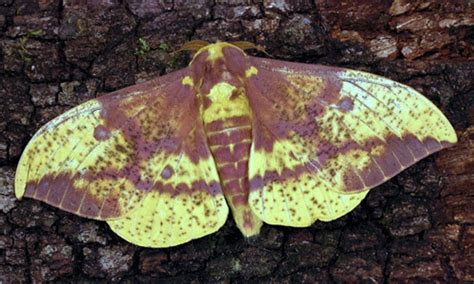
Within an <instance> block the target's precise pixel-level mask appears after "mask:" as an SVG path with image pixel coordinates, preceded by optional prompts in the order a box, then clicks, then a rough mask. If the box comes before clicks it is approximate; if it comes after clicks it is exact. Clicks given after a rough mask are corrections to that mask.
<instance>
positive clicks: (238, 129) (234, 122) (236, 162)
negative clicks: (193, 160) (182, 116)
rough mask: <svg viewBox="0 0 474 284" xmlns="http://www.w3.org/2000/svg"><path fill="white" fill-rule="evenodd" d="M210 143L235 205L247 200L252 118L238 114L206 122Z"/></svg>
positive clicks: (225, 188)
mask: <svg viewBox="0 0 474 284" xmlns="http://www.w3.org/2000/svg"><path fill="white" fill-rule="evenodd" d="M206 130H207V136H208V143H209V146H210V148H211V152H212V154H213V156H214V159H215V161H216V163H217V169H218V171H219V176H220V179H221V183H222V187H223V191H224V194H225V195H226V198H227V200H228V201H230V202H231V203H233V205H244V204H247V200H248V194H249V191H248V188H249V187H248V159H249V154H250V145H251V143H252V127H251V120H250V117H248V116H238V117H232V118H226V119H222V120H217V121H213V122H211V123H209V124H208V125H206Z"/></svg>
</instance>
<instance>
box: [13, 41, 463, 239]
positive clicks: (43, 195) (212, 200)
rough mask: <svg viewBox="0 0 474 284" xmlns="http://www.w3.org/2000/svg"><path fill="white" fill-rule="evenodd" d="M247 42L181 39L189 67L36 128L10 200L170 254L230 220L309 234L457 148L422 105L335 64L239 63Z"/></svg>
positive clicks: (430, 108)
mask: <svg viewBox="0 0 474 284" xmlns="http://www.w3.org/2000/svg"><path fill="white" fill-rule="evenodd" d="M254 47H256V46H254V45H252V44H250V43H246V42H235V43H227V42H217V43H213V44H209V43H206V42H202V41H194V42H191V43H188V44H187V45H185V46H184V47H183V49H188V50H194V51H196V52H195V55H194V56H193V58H192V61H191V62H190V64H189V66H188V67H187V68H184V69H182V70H179V71H176V72H174V73H171V74H168V75H165V76H161V77H159V78H156V79H153V80H151V81H148V82H145V83H142V84H138V85H134V86H131V87H128V88H125V89H122V90H119V91H116V92H113V93H110V94H107V95H104V96H101V97H98V98H97V99H93V100H91V101H88V102H86V103H83V104H81V105H79V106H77V107H75V108H73V109H71V110H69V111H67V112H65V113H64V114H62V115H60V116H59V117H57V118H55V119H53V120H52V121H50V122H49V123H47V124H46V125H45V126H43V127H42V128H41V129H40V130H39V131H38V132H37V133H36V134H35V135H34V137H33V138H32V139H31V141H30V142H29V144H28V145H27V147H26V149H25V150H24V153H23V154H22V156H21V159H20V161H19V164H18V168H17V171H16V177H15V194H16V196H17V198H22V197H24V196H26V197H29V198H34V199H37V200H41V201H44V202H46V203H48V204H50V205H52V206H55V207H57V208H60V209H62V210H65V211H68V212H71V213H74V214H77V215H79V216H82V217H87V218H91V219H96V220H104V221H106V222H107V223H108V224H109V225H110V228H111V229H112V230H113V231H114V232H115V233H117V234H118V235H119V236H120V237H122V238H123V239H125V240H127V241H128V242H131V243H134V244H136V245H139V246H145V247H170V246H175V245H179V244H182V243H185V242H188V241H190V240H192V239H196V238H200V237H202V236H205V235H208V234H211V233H213V232H216V231H217V230H218V229H219V228H220V227H221V226H222V225H223V224H224V223H225V222H226V219H227V215H228V213H229V208H230V211H231V212H232V215H233V217H234V220H235V224H236V226H237V227H238V229H239V230H240V231H241V232H242V234H243V235H244V236H246V237H250V236H254V235H257V234H258V233H259V231H260V228H261V226H262V224H263V223H267V224H275V225H284V226H292V227H307V226H310V225H311V224H313V223H314V222H315V221H316V220H321V221H331V220H334V219H337V218H339V217H341V216H343V215H345V214H347V213H348V212H350V211H351V210H353V209H354V208H355V207H356V206H357V205H358V204H359V203H360V202H361V201H362V200H363V199H364V197H365V196H366V195H367V193H368V192H369V190H370V189H371V188H373V187H375V186H377V185H379V184H381V183H383V182H385V181H386V180H388V179H390V178H391V177H393V176H395V175H396V174H397V173H399V172H401V171H402V170H404V169H405V168H407V167H409V166H410V165H412V164H414V163H415V162H417V161H419V160H420V159H423V158H424V157H426V156H428V155H430V154H432V153H434V152H436V151H438V150H441V149H442V148H445V147H448V146H451V145H453V144H454V143H456V141H457V137H456V133H455V131H454V129H453V127H452V126H451V125H450V123H449V121H448V120H447V119H446V117H445V116H444V115H443V113H442V112H441V111H440V110H439V109H438V108H437V107H435V105H433V104H432V103H431V102H430V101H429V100H428V99H426V98H425V97H423V96H422V95H421V94H420V93H418V92H417V91H415V90H414V89H412V88H410V87H408V86H405V85H402V84H400V83H397V82H394V81H392V80H389V79H386V78H383V77H380V76H377V75H373V74H369V73H365V72H360V71H355V70H349V69H345V68H335V67H327V66H321V65H312V64H302V63H292V62H287V61H280V60H272V59H265V58H258V57H253V56H249V55H247V54H246V53H245V50H246V49H248V48H254Z"/></svg>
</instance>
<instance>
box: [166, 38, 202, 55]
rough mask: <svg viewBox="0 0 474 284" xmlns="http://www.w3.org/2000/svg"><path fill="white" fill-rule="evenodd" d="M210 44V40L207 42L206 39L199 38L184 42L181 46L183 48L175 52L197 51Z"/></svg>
mask: <svg viewBox="0 0 474 284" xmlns="http://www.w3.org/2000/svg"><path fill="white" fill-rule="evenodd" d="M208 45H209V42H207V41H205V40H198V39H197V40H192V41H188V42H186V43H185V44H183V46H181V48H180V49H178V50H176V51H175V52H174V53H178V52H181V51H192V52H196V51H198V50H199V49H201V48H203V47H205V46H208Z"/></svg>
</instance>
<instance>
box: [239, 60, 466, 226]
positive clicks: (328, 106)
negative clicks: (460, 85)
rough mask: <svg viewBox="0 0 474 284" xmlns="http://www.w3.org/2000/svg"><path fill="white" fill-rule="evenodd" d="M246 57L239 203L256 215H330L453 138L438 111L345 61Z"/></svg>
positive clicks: (302, 221)
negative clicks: (247, 134)
mask: <svg viewBox="0 0 474 284" xmlns="http://www.w3.org/2000/svg"><path fill="white" fill-rule="evenodd" d="M251 63H252V65H253V66H254V68H255V70H254V72H253V73H254V75H252V76H251V77H250V78H249V79H248V82H247V93H248V96H249V100H250V104H251V108H252V112H253V114H254V122H253V144H252V149H251V154H250V161H249V179H250V191H251V193H250V197H249V199H250V200H249V201H250V202H249V203H250V205H251V207H252V209H253V210H254V212H255V213H256V214H257V215H258V216H259V217H260V218H261V219H262V220H263V221H265V222H266V223H270V224H281V225H288V226H298V227H299V226H309V225H311V224H312V223H313V222H314V221H315V220H318V219H319V220H323V221H330V220H334V219H336V218H339V217H340V216H342V215H345V214H346V213H348V212H350V211H351V210H352V209H354V208H355V207H356V206H357V205H358V204H359V203H360V202H361V200H362V199H363V198H364V197H365V196H366V194H367V193H368V190H369V189H371V188H373V187H375V186H377V185H379V184H381V183H382V182H384V181H386V180H388V179H389V178H391V177H393V176H394V175H396V174H397V173H399V172H400V171H402V170H403V169H405V168H407V167H408V166H410V165H412V164H414V163H415V162H416V161H418V160H420V159H422V158H424V157H426V156H427V155H429V154H431V153H433V152H436V151H438V150H440V149H442V148H444V147H447V146H449V145H452V144H453V143H456V141H457V138H456V134H455V132H454V129H453V128H452V126H451V125H450V123H449V122H448V120H447V119H446V117H445V116H444V115H443V114H442V113H441V111H440V110H439V109H438V108H436V106H434V105H433V104H432V103H431V102H430V101H429V100H428V99H426V98H425V97H423V96H422V95H421V94H419V93H418V92H416V91H415V90H413V89H412V88H410V87H408V86H405V85H402V84H399V83H397V82H394V81H391V80H389V79H386V78H382V77H379V76H376V75H373V74H369V73H364V72H359V71H354V70H348V69H340V68H330V67H324V66H318V65H308V64H295V63H289V62H283V61H277V60H266V59H258V58H252V59H251Z"/></svg>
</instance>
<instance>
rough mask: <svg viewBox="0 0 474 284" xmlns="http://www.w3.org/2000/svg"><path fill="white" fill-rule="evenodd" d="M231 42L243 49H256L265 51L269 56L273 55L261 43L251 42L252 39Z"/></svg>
mask: <svg viewBox="0 0 474 284" xmlns="http://www.w3.org/2000/svg"><path fill="white" fill-rule="evenodd" d="M229 43H230V44H232V45H235V46H237V47H238V48H240V49H242V50H247V49H256V50H258V51H260V52H263V53H265V54H266V55H267V56H269V57H272V56H271V55H270V54H268V52H267V51H266V50H265V47H263V46H261V45H257V44H255V43H253V42H250V41H234V42H229Z"/></svg>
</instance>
